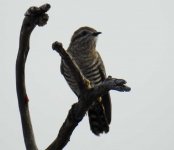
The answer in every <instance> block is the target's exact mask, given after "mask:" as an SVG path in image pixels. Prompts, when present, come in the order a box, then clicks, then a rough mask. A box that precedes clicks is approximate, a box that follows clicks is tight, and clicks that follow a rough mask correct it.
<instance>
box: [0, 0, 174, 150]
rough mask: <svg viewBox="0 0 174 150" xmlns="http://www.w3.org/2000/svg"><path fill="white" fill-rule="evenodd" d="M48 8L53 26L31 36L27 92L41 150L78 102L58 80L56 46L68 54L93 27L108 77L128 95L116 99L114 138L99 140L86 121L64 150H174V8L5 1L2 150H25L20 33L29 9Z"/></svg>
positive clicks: (166, 0)
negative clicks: (79, 34)
mask: <svg viewBox="0 0 174 150" xmlns="http://www.w3.org/2000/svg"><path fill="white" fill-rule="evenodd" d="M44 3H49V4H51V9H50V10H49V12H48V14H49V16H50V19H49V21H48V24H47V25H46V26H44V27H36V29H35V30H34V32H33V33H32V36H31V42H30V52H29V55H28V59H27V64H26V88H27V93H28V96H29V99H30V102H29V106H30V112H31V119H32V123H33V128H34V133H35V137H36V143H37V145H38V148H39V150H42V149H44V148H46V147H47V146H48V145H49V144H50V143H51V142H52V141H53V140H54V139H55V137H56V136H57V134H58V131H59V129H60V127H61V125H62V123H63V121H64V120H65V118H66V116H67V113H68V110H69V109H70V107H71V105H72V104H73V103H75V102H76V101H77V98H76V96H75V95H74V94H73V92H72V91H71V90H70V88H69V87H68V85H67V83H66V81H65V80H64V78H63V76H62V75H61V73H60V69H59V66H60V56H59V55H58V54H57V53H56V52H54V51H52V49H51V45H52V43H53V42H54V41H56V40H58V41H60V42H62V43H63V45H64V48H67V47H68V44H69V42H70V38H71V36H72V34H73V32H74V31H75V30H76V29H78V28H79V27H81V26H90V27H93V28H95V29H96V30H98V31H101V32H102V34H101V35H100V36H99V38H98V43H97V50H98V51H99V53H100V54H101V56H102V58H103V61H104V64H105V67H106V71H107V74H108V75H112V76H113V77H116V78H123V79H126V81H127V85H129V86H130V87H131V88H132V91H131V92H130V93H119V92H117V91H111V92H110V93H111V99H112V122H111V125H110V132H109V133H108V134H103V135H101V136H100V137H96V136H95V135H93V134H92V132H91V131H90V129H89V123H88V118H87V116H86V117H85V118H84V119H83V120H82V122H81V123H80V124H79V125H78V127H77V128H76V129H75V131H74V132H73V134H72V136H71V141H70V142H69V143H68V145H67V146H66V147H65V150H91V149H92V150H95V149H100V150H106V149H107V150H173V149H174V144H173V142H174V141H173V140H174V129H173V126H174V102H173V99H174V95H173V90H174V87H173V84H174V78H173V77H174V70H173V64H174V9H173V6H174V1H172V0H146V1H141V0H131V1H130V0H122V1H115V0H107V1H101V0H87V1H84V0H74V1H70V0H64V1H58V0H48V1H45V0H43V1H41V0H30V1H21V0H19V1H10V0H6V1H5V0H1V1H0V7H1V9H0V20H1V28H0V43H1V44H0V60H1V63H0V68H1V71H0V89H1V92H0V118H1V119H0V126H1V128H0V149H5V150H11V149H14V150H24V149H25V146H24V141H23V135H22V128H21V121H20V115H19V109H18V103H17V96H16V88H15V61H16V56H17V51H18V44H19V32H20V28H21V24H22V21H23V18H24V13H25V11H26V10H27V9H28V8H29V7H30V6H40V5H42V4H44Z"/></svg>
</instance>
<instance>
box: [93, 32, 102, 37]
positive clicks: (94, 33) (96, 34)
mask: <svg viewBox="0 0 174 150" xmlns="http://www.w3.org/2000/svg"><path fill="white" fill-rule="evenodd" d="M101 33H102V32H93V33H92V35H93V36H98V35H99V34H101Z"/></svg>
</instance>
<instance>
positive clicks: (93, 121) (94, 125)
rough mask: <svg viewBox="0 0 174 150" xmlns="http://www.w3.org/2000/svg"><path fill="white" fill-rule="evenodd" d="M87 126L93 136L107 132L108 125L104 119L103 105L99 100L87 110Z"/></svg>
mask: <svg viewBox="0 0 174 150" xmlns="http://www.w3.org/2000/svg"><path fill="white" fill-rule="evenodd" d="M88 116H89V124H90V128H91V131H92V132H93V133H94V134H95V135H99V134H101V133H103V132H105V133H107V132H108V131H109V124H108V121H107V118H106V114H105V110H104V107H103V104H102V102H101V101H100V100H97V101H95V102H94V103H93V104H92V105H91V106H90V108H89V110H88Z"/></svg>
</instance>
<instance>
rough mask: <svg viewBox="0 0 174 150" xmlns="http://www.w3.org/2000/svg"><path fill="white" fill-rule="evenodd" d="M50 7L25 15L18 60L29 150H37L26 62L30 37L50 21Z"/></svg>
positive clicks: (18, 85)
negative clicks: (34, 31)
mask: <svg viewBox="0 0 174 150" xmlns="http://www.w3.org/2000/svg"><path fill="white" fill-rule="evenodd" d="M49 8H50V5H49V4H45V5H42V6H41V7H30V8H29V9H28V10H27V12H26V13H25V18H24V20H23V24H22V28H21V32H20V41H19V50H18V56H17V59H16V90H17V97H18V104H19V110H20V115H21V122H22V129H23V136H24V141H25V146H26V149H27V150H37V149H38V148H37V146H36V143H35V138H34V133H33V129H32V124H31V120H30V113H29V108H28V101H29V100H28V96H27V92H26V88H25V62H26V59H27V55H28V52H29V41H30V35H31V32H32V31H33V29H34V28H35V27H36V25H38V26H43V25H45V24H46V23H47V21H48V15H47V14H46V12H47V11H48V10H49Z"/></svg>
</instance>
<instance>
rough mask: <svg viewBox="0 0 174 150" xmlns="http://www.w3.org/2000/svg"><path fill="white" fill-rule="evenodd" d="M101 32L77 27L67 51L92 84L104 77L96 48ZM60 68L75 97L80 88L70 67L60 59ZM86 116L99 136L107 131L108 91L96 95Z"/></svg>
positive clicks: (99, 81) (109, 118)
mask: <svg viewBox="0 0 174 150" xmlns="http://www.w3.org/2000/svg"><path fill="white" fill-rule="evenodd" d="M99 34H101V32H98V31H97V30H95V29H93V28H91V27H88V26H84V27H80V28H79V29H77V30H76V31H75V32H74V34H73V35H72V37H71V41H70V44H69V47H68V49H67V53H68V54H69V55H70V56H71V57H72V59H73V60H74V61H75V62H76V64H77V65H78V67H79V69H80V70H81V72H82V73H83V75H84V76H85V78H86V79H87V80H89V81H90V82H91V83H92V84H93V85H94V86H95V85H99V84H101V83H102V82H103V81H104V80H105V79H106V71H105V67H104V64H103V61H102V59H101V56H100V54H99V52H98V51H97V50H96V43H97V38H98V35H99ZM60 70H61V73H62V75H63V76H64V78H65V80H66V81H67V83H68V85H69V86H70V88H71V89H72V91H73V92H74V93H75V94H76V96H77V97H79V96H80V88H79V87H78V84H77V82H76V80H75V78H74V77H73V75H72V73H71V71H70V68H69V67H68V66H67V65H66V63H65V61H64V60H63V59H62V60H61V65H60ZM88 118H89V124H90V129H91V131H92V132H93V133H94V134H95V135H97V136H99V135H100V134H102V133H108V131H109V124H110V123H111V98H110V93H109V92H107V93H104V94H103V95H102V96H100V97H98V98H97V99H96V100H95V101H94V102H93V103H92V105H91V106H90V107H89V109H88Z"/></svg>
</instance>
